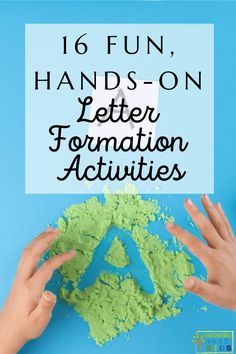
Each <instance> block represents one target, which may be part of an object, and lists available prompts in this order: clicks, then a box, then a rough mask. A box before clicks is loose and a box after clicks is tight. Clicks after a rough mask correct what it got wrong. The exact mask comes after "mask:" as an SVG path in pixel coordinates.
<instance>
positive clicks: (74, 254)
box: [67, 250, 77, 258]
mask: <svg viewBox="0 0 236 354" xmlns="http://www.w3.org/2000/svg"><path fill="white" fill-rule="evenodd" d="M67 253H68V255H69V256H71V257H72V258H73V257H75V256H76V255H77V251H76V250H70V251H69V252H67Z"/></svg>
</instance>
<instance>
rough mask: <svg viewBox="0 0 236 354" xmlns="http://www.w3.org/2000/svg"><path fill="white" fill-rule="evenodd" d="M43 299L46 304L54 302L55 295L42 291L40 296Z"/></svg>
mask: <svg viewBox="0 0 236 354" xmlns="http://www.w3.org/2000/svg"><path fill="white" fill-rule="evenodd" d="M42 296H43V298H44V300H45V301H47V302H53V301H56V295H55V294H53V293H52V292H51V291H44V292H43V294H42Z"/></svg>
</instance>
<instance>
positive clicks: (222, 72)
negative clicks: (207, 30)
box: [0, 1, 236, 354]
mask: <svg viewBox="0 0 236 354" xmlns="http://www.w3.org/2000/svg"><path fill="white" fill-rule="evenodd" d="M235 18H236V4H235V3H234V2H220V1H218V2H216V3H213V2H179V3H178V2H164V1H163V2H159V3H158V2H154V1H153V2H141V1H139V2H137V3H135V4H134V3H133V2H112V3H109V2H100V3H98V2H90V1H88V2H83V3H82V2H81V3H79V2H71V3H67V4H65V3H63V2H58V3H56V2H41V3H40V2H1V3H0V30H1V37H0V45H1V55H0V63H1V85H0V102H1V105H0V109H1V121H0V122H1V123H0V124H1V130H0V132H1V133H0V134H1V137H0V161H1V174H0V178H1V184H0V195H1V199H0V203H1V204H0V205H1V206H0V207H1V225H2V226H1V233H0V238H1V248H0V284H1V291H0V305H2V304H3V302H4V300H5V298H6V296H7V294H8V292H9V290H10V287H11V283H12V280H13V278H14V275H15V271H16V267H17V263H18V260H19V257H20V254H21V252H22V249H23V248H24V247H25V246H26V245H27V243H28V242H29V241H30V240H31V239H32V237H33V236H35V235H36V234H38V233H39V232H40V231H41V230H43V229H44V228H45V227H46V226H47V224H48V223H53V222H54V221H55V220H56V219H57V218H58V217H59V216H60V215H62V212H63V210H64V209H65V208H67V207H68V206H69V205H70V204H72V203H81V202H83V201H84V200H86V199H87V198H89V197H90V196H89V195H26V194H25V193H24V24H25V23H70V22H71V23H80V22H84V23H89V22H91V23H93V22H96V23H99V22H107V23H109V22H111V21H112V22H118V23H119V22H121V23H122V22H126V23H135V22H140V23H148V22H150V23H214V24H215V194H214V195H213V196H212V198H213V200H214V201H218V200H219V201H221V203H222V205H223V206H224V207H225V210H226V212H227V214H228V216H229V219H230V221H231V223H232V226H233V227H234V228H236V217H235V211H236V188H235V186H234V184H235V180H236V168H235V164H234V152H235V145H234V141H235V140H234V139H235V129H236V122H235V112H234V102H235V86H234V84H235V82H236V71H235V70H234V66H235V54H236V42H235V39H234V34H235ZM200 139H201V137H199V141H200ZM199 158H200V157H199ZM202 173H204V171H202ZM147 197H151V198H154V199H155V198H156V199H158V200H159V202H160V204H161V205H163V206H166V205H167V206H169V207H171V209H172V213H173V214H174V216H175V218H176V220H177V222H178V223H180V224H181V225H182V226H185V227H187V228H189V229H190V230H192V231H193V232H194V233H195V234H198V233H197V230H196V229H193V228H191V226H190V225H189V221H188V220H187V216H186V213H185V212H184V209H183V205H182V204H183V200H184V198H185V197H186V196H183V195H178V196H175V195H170V196H167V195H166V196H160V197H159V196H145V198H147ZM190 197H192V198H193V200H194V201H195V202H196V203H197V204H198V205H199V196H198V195H195V196H190ZM152 230H154V231H157V232H158V233H160V234H161V235H162V237H163V238H168V237H169V236H168V235H167V233H166V231H165V230H164V228H163V226H162V225H161V224H159V223H156V224H155V225H154V226H152ZM111 237H112V235H108V237H107V238H106V239H105V241H104V243H103V246H102V247H107V245H108V243H109V242H111ZM121 237H122V235H121ZM132 247H133V245H128V251H129V252H130V254H131V258H133V259H134V262H135V268H134V269H136V270H137V269H139V270H140V272H138V274H137V278H138V280H139V281H140V283H141V286H142V287H143V288H144V289H145V290H147V291H151V287H152V284H151V283H150V279H149V277H148V274H147V272H146V270H145V268H144V265H143V264H142V262H141V260H140V259H139V255H138V253H135V250H134V249H133V248H132ZM100 251H101V252H102V249H101V250H100ZM101 259H102V257H101V256H99V255H98V256H97V257H96V259H95V260H94V262H95V263H94V264H93V267H94V268H92V269H95V268H96V267H97V268H98V269H99V270H102V269H104V267H105V264H104V262H101ZM194 264H195V265H196V268H197V274H198V275H200V274H204V273H205V271H204V269H203V267H202V266H201V264H200V263H199V262H198V260H196V259H194ZM92 269H90V271H89V272H88V274H87V277H86V278H85V279H84V280H83V281H84V285H85V286H86V284H87V285H88V284H90V283H92V282H93V281H94V277H95V275H94V272H93V271H92ZM134 272H135V270H134ZM49 288H50V289H52V290H54V291H57V288H58V276H57V275H56V276H55V277H54V278H53V280H52V282H51V283H50V284H49ZM180 305H181V307H182V309H183V311H182V313H181V314H180V315H178V316H177V317H175V318H170V319H168V320H165V321H159V322H155V323H154V324H153V325H151V326H144V325H141V324H138V325H137V326H136V327H135V328H134V329H133V330H132V331H131V332H130V333H129V335H128V338H127V336H125V335H120V336H118V337H117V338H116V339H115V340H114V341H112V342H109V343H107V344H106V345H105V346H104V347H102V348H99V347H97V346H96V345H95V343H94V341H93V340H91V339H89V338H88V334H89V329H88V325H87V324H86V323H85V322H84V321H83V320H82V319H81V318H80V317H79V316H78V315H77V314H76V313H75V312H74V311H73V309H72V308H71V307H69V306H68V305H66V304H65V303H64V302H63V301H61V300H58V303H57V305H56V308H55V311H54V314H53V318H52V321H51V323H50V325H49V327H48V329H47V330H46V331H45V333H44V334H43V335H42V336H41V338H39V339H38V340H35V341H32V342H30V343H28V344H27V345H26V346H25V348H24V349H23V350H22V353H30V354H38V353H46V354H47V353H57V354H65V353H67V352H70V353H72V354H73V353H83V354H84V353H86V354H97V353H104V354H106V353H107V354H116V353H117V354H120V353H122V352H129V353H133V354H143V353H144V352H147V351H148V353H149V354H154V353H155V354H156V353H161V354H173V353H182V354H190V353H193V352H194V351H195V348H194V344H193V343H192V336H193V334H194V333H195V331H196V330H234V329H236V315H235V313H233V312H231V311H227V310H223V309H220V308H218V307H216V306H213V305H208V307H209V310H208V311H207V312H203V311H201V310H199V309H200V307H202V306H203V305H205V303H204V301H203V300H201V299H199V298H197V297H195V296H193V295H190V294H188V295H187V296H186V297H185V298H184V299H183V300H182V301H181V302H180Z"/></svg>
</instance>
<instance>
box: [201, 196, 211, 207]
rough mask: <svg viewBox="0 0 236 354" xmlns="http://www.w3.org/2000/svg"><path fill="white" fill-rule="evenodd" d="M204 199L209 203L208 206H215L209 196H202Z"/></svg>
mask: <svg viewBox="0 0 236 354" xmlns="http://www.w3.org/2000/svg"><path fill="white" fill-rule="evenodd" d="M202 198H204V200H205V201H206V202H207V204H209V205H213V204H212V201H211V199H210V198H209V196H208V195H207V194H204V195H203V196H202Z"/></svg>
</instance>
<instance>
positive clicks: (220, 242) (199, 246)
mask: <svg viewBox="0 0 236 354" xmlns="http://www.w3.org/2000/svg"><path fill="white" fill-rule="evenodd" d="M201 201H202V204H203V207H204V209H205V211H206V213H207V215H208V217H209V219H207V218H206V217H205V216H204V215H203V214H202V213H201V212H200V211H199V210H198V209H197V207H196V206H195V205H194V204H193V203H192V201H191V200H190V199H187V200H186V201H185V203H184V206H185V208H186V210H187V212H188V213H189V215H190V216H191V218H192V219H193V221H194V222H195V224H196V226H197V227H198V229H199V230H200V232H201V234H202V236H203V238H204V239H205V240H206V242H207V244H205V243H203V242H201V241H200V240H199V239H197V238H196V237H194V236H193V235H191V234H190V233H189V232H187V231H185V230H183V229H182V228H180V227H179V226H177V225H175V224H171V223H167V224H166V227H167V230H168V231H169V232H170V233H171V234H172V235H173V236H175V237H176V238H178V239H179V240H180V241H181V242H182V243H183V244H184V245H185V246H186V247H188V248H189V250H190V251H191V252H192V253H193V254H194V255H195V256H196V257H198V258H199V259H200V260H201V262H202V263H203V264H204V265H205V266H206V268H207V271H208V281H207V282H205V281H202V280H200V279H198V278H196V277H190V278H189V279H187V280H186V282H185V284H184V286H185V288H186V290H188V291H190V292H192V293H194V294H196V295H198V296H200V297H202V298H203V299H204V300H206V301H208V302H210V303H212V304H215V305H218V306H221V307H224V308H228V309H232V310H236V240H235V238H234V234H233V231H232V229H231V227H230V225H229V222H228V220H227V218H226V216H225V214H224V212H223V210H222V208H221V205H220V204H219V203H217V204H213V203H212V202H211V201H210V199H209V197H208V196H206V195H204V196H203V197H202V199H201Z"/></svg>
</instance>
